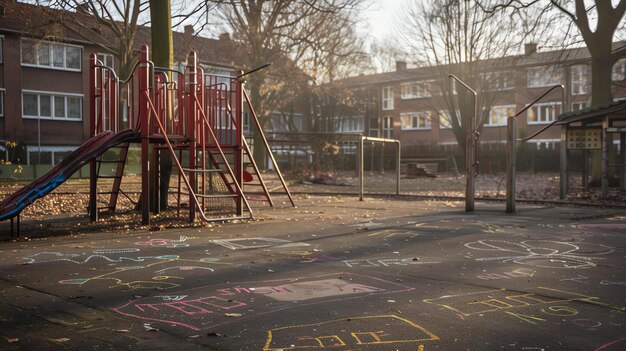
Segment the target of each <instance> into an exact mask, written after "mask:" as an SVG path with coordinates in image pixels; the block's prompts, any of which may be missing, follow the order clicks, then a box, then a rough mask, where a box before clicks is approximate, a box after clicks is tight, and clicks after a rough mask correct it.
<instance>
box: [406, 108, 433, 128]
mask: <svg viewBox="0 0 626 351" xmlns="http://www.w3.org/2000/svg"><path fill="white" fill-rule="evenodd" d="M430 118H431V112H430V111H425V112H406V113H401V114H400V123H401V128H402V129H403V130H408V129H430Z"/></svg>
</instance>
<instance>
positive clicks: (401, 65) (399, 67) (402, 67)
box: [396, 60, 406, 72]
mask: <svg viewBox="0 0 626 351" xmlns="http://www.w3.org/2000/svg"><path fill="white" fill-rule="evenodd" d="M400 71H406V61H398V60H396V72H400Z"/></svg>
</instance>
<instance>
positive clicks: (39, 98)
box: [22, 90, 83, 121]
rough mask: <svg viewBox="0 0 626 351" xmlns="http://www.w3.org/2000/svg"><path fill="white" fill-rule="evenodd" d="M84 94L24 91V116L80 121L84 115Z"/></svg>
mask: <svg viewBox="0 0 626 351" xmlns="http://www.w3.org/2000/svg"><path fill="white" fill-rule="evenodd" d="M82 112H83V97H82V95H69V94H63V93H49V92H36V91H26V90H25V91H23V92H22V116H23V117H24V118H41V119H55V120H74V121H80V120H81V119H82V116H83V113H82Z"/></svg>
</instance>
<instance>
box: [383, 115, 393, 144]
mask: <svg viewBox="0 0 626 351" xmlns="http://www.w3.org/2000/svg"><path fill="white" fill-rule="evenodd" d="M382 122H383V123H382V127H383V138H387V139H391V137H392V136H393V117H391V116H385V117H383V120H382Z"/></svg>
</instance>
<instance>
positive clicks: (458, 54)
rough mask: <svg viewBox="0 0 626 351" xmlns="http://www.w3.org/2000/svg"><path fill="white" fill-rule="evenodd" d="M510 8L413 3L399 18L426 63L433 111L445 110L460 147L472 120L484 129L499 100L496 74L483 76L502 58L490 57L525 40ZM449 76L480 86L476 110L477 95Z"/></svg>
mask: <svg viewBox="0 0 626 351" xmlns="http://www.w3.org/2000/svg"><path fill="white" fill-rule="evenodd" d="M510 12H511V11H509V13H507V12H504V11H503V12H500V13H486V12H484V11H482V10H481V8H480V7H479V6H478V4H477V3H476V2H475V1H466V0H433V1H430V2H423V1H414V2H413V3H411V4H410V5H409V6H408V7H407V8H406V9H405V12H404V16H403V18H402V20H401V33H402V35H403V38H404V41H405V43H406V45H407V47H409V48H410V50H411V54H412V57H413V58H414V61H415V62H417V63H418V64H419V65H420V66H422V67H425V71H426V73H425V75H426V76H427V77H429V78H430V79H432V81H426V82H424V84H427V85H428V86H427V87H425V88H426V89H428V88H430V90H431V95H432V97H433V99H432V100H433V101H434V104H435V106H433V110H434V111H439V110H444V111H446V114H445V115H444V117H443V118H444V119H446V120H447V123H448V124H449V125H450V126H451V128H452V131H453V132H454V135H455V137H456V139H457V141H458V143H459V146H460V147H461V149H462V150H464V149H465V142H464V140H465V139H466V138H467V133H468V130H467V129H468V127H469V124H470V118H476V128H477V130H480V129H481V128H482V126H483V125H484V123H485V122H486V121H487V118H488V116H489V110H490V109H491V106H492V104H493V103H494V101H495V100H496V99H497V98H498V94H497V91H494V90H497V89H492V86H493V84H494V83H493V82H492V80H493V78H494V77H493V76H492V75H489V74H485V71H486V69H487V68H488V69H489V70H490V71H494V70H495V71H497V70H498V67H497V66H495V67H494V64H496V62H500V64H502V62H503V61H502V60H497V61H496V60H492V59H495V58H502V57H505V56H509V55H511V54H512V53H514V52H516V51H517V50H518V48H519V47H520V44H521V41H522V40H523V38H524V36H523V34H524V33H525V32H524V31H523V28H524V27H525V26H526V24H524V23H520V22H519V21H517V20H516V18H515V17H514V16H510ZM506 64H510V62H507V63H506ZM503 68H504V66H503ZM449 74H454V75H455V76H457V77H459V78H460V79H461V80H463V81H464V82H466V83H467V84H468V85H469V86H470V87H473V88H474V89H475V90H477V92H478V93H479V94H478V96H479V100H478V103H477V104H478V106H477V108H476V110H475V109H474V103H473V96H472V95H471V94H469V92H468V91H467V90H466V89H465V88H463V87H461V86H460V85H458V84H452V83H451V80H450V79H449V78H448V75H449ZM503 74H504V72H503ZM474 111H479V112H478V114H479V115H478V116H474V115H475V112H474ZM436 115H437V113H435V116H436Z"/></svg>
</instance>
